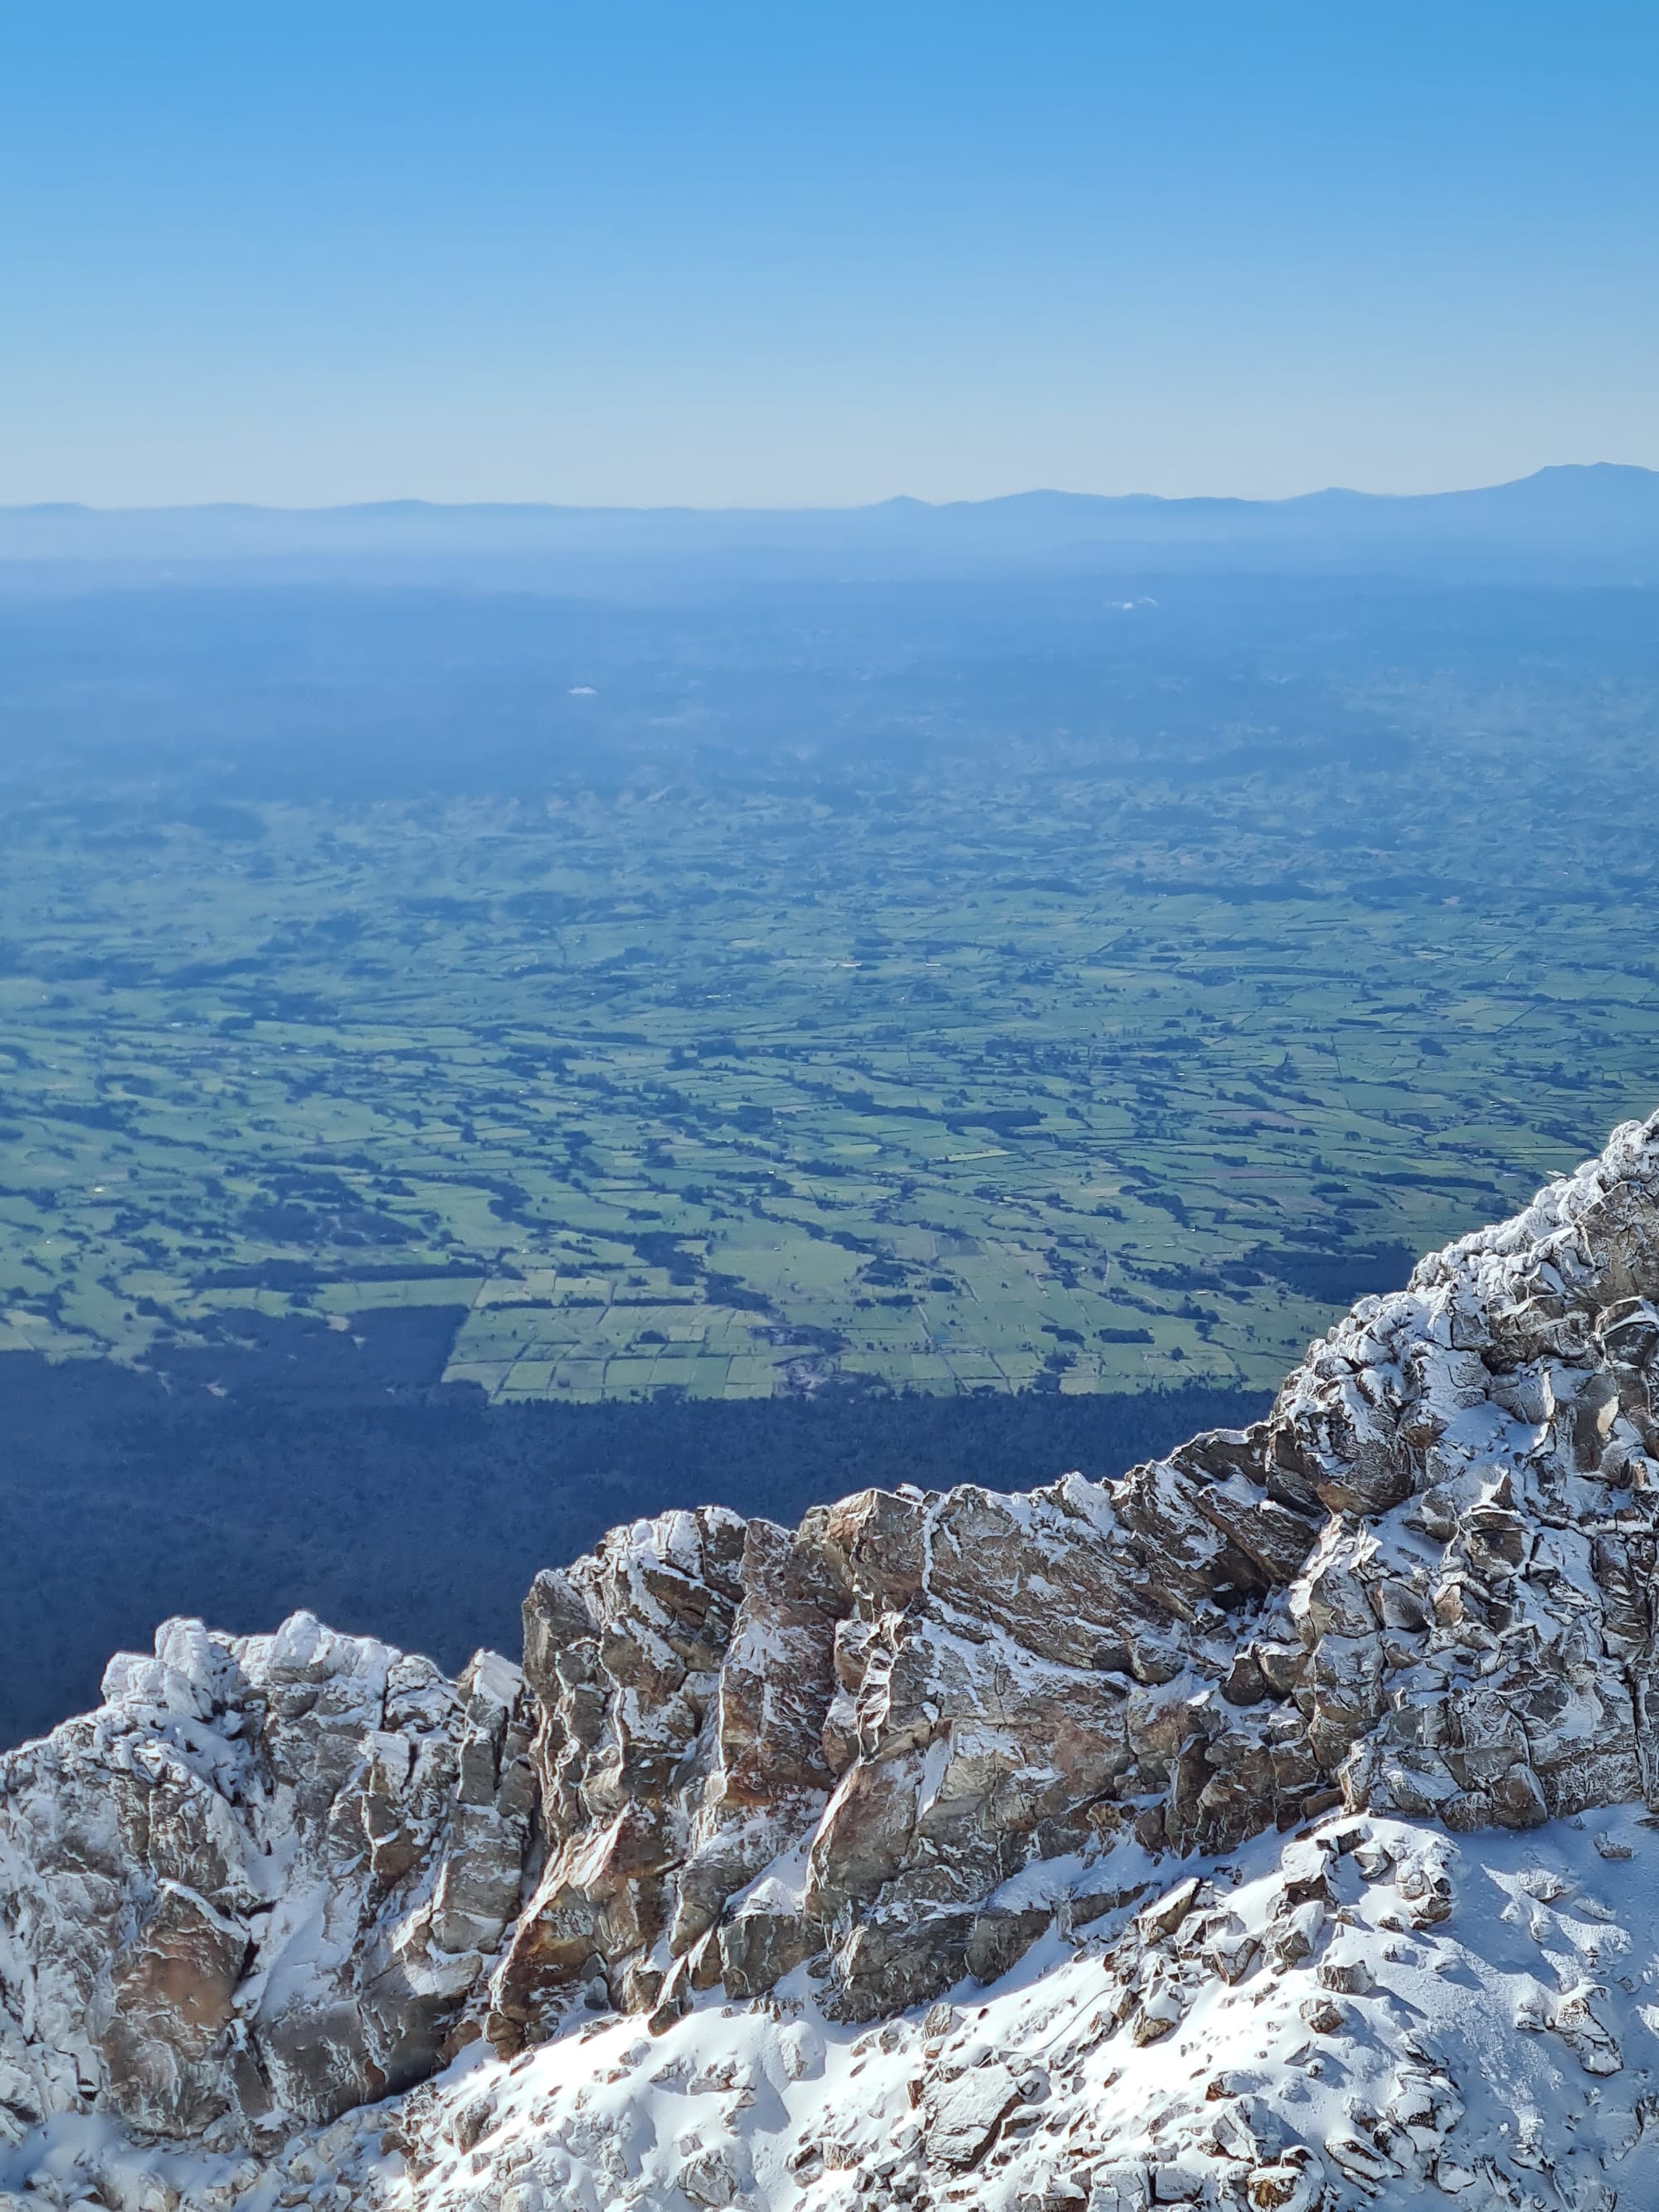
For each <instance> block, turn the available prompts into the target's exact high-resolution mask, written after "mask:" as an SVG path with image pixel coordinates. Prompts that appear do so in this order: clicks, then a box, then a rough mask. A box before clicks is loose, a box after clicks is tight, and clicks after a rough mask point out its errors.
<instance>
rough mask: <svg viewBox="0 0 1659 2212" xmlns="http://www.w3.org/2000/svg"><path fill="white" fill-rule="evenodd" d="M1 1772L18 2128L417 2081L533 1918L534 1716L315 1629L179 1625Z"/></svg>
mask: <svg viewBox="0 0 1659 2212" xmlns="http://www.w3.org/2000/svg"><path fill="white" fill-rule="evenodd" d="M104 1689H105V1698H106V1702H105V1704H104V1705H103V1706H102V1707H101V1708H100V1710H99V1711H97V1712H96V1713H94V1714H93V1715H92V1716H91V1717H90V1718H88V1719H86V1720H82V1721H74V1722H70V1723H68V1724H67V1725H65V1726H64V1727H63V1728H60V1729H57V1730H56V1731H55V1732H54V1733H53V1734H52V1736H50V1737H49V1738H48V1739H47V1740H46V1741H45V1742H43V1743H39V1744H33V1745H27V1746H25V1747H23V1749H22V1750H21V1751H19V1752H16V1753H13V1754H12V1755H11V1756H10V1757H9V1759H7V1760H6V1761H5V1763H4V1767H3V1792H0V1999H3V2003H0V2121H3V2118H4V2116H5V2113H6V2112H7V2111H9V2112H10V2113H11V2114H12V2115H13V2116H14V2118H15V2121H23V2120H27V2119H31V2118H38V2117H39V2116H40V2114H42V2113H43V2112H49V2111H52V2110H57V2109H64V2108H65V2107H69V2108H73V2107H74V2106H76V2105H79V2104H81V2103H82V2102H83V2101H89V2102H91V2103H93V2104H94V2105H98V2106H106V2107H107V2108H110V2109H112V2110H113V2111H114V2112H118V2113H119V2114H120V2115H121V2116H122V2117H123V2118H125V2119H126V2120H128V2121H130V2122H131V2123H132V2124H135V2125H136V2126H138V2127H141V2128H144V2129H149V2130H155V2131H157V2132H160V2133H164V2134H170V2135H191V2134H197V2133H200V2132H201V2131H202V2130H204V2129H205V2128H207V2127H209V2126H210V2125H211V2124H213V2123H215V2122H216V2121H218V2120H220V2119H221V2118H227V2117H228V2118H234V2120H235V2121H236V2122H237V2123H238V2124H240V2125H241V2126H243V2127H244V2128H251V2129H252V2128H258V2126H260V2125H262V2124H276V2122H277V2119H278V2118H279V2116H289V2117H291V2118H292V2119H295V2120H307V2119H310V2120H319V2119H326V2118H331V2117H332V2116H333V2115H334V2114H336V2113H337V2112H342V2111H343V2110H345V2109H346V2108H348V2107H349V2106H355V2105H358V2104H362V2103H363V2102H365V2101H366V2100H371V2099H374V2098H376V2097H379V2096H380V2095H382V2094H384V2093H386V2091H387V2090H388V2089H397V2088H400V2087H404V2086H406V2085H407V2084H408V2083H410V2082H411V2081H417V2080H420V2079H421V2078H422V2077H423V2076H424V2075H427V2074H428V2073H430V2072H431V2070H432V2069H433V2068H434V2066H435V2064H437V2063H438V2062H439V2058H440V2056H441V2052H442V2051H443V2049H444V2045H445V2037H446V2032H447V2030H448V2029H449V2027H451V2026H452V2024H453V2021H455V2019H456V2016H457V2015H458V2013H459V2009H460V2008H461V2006H462V2004H463V2003H464V2001H465V1998H466V1997H467V1996H468V1995H469V1994H470V1992H471V1990H472V1989H473V1987H474V1985H475V1984H477V1982H478V1981H479V1980H480V1978H481V1977H482V1976H483V1973H484V1972H485V1970H486V1963H487V1961H488V1960H489V1958H490V1957H491V1955H492V1954H493V1953H494V1952H495V1950H496V1948H497V1947H498V1946H499V1943H500V1941H501V1933H502V1929H503V1928H504V1927H505V1926H506V1924H507V1922H508V1921H509V1920H511V1919H512V1918H513V1916H514V1915H515V1914H516V1912H517V1911H518V1909H519V1902H520V1874H521V1869H522V1867H523V1864H524V1860H525V1856H526V1850H527V1849H528V1845H529V1838H530V1826H531V1817H530V1816H531V1807H532V1780H531V1774H530V1770H529V1765H528V1760H527V1757H526V1751H527V1745H528V1738H529V1733H530V1719H529V1713H528V1709H527V1708H528V1701H527V1699H526V1695H525V1692H524V1688H523V1682H522V1678H521V1676H520V1674H519V1670H518V1669H517V1668H515V1667H513V1666H511V1665H509V1664H508V1662H507V1661H505V1660H502V1659H500V1658H497V1657H495V1656H492V1655H488V1654H480V1655H479V1657H478V1658H477V1660H476V1661H475V1662H474V1663H473V1665H472V1666H471V1668H469V1669H468V1670H467V1672H466V1674H465V1675H464V1676H463V1677H462V1680H461V1681H460V1683H459V1685H457V1684H454V1683H452V1682H449V1681H447V1680H445V1678H444V1677H443V1676H442V1675H441V1674H440V1673H439V1671H438V1669H437V1668H435V1667H434V1666H433V1665H432V1664H431V1663H430V1662H429V1661H427V1660H424V1659H413V1658H406V1657H404V1656H401V1655H400V1654H399V1653H398V1652H395V1651H392V1650H390V1649H388V1647H387V1646H386V1645H385V1644H377V1643H374V1642H371V1641H368V1640H364V1639H361V1638H352V1637H345V1636H337V1635H335V1634H334V1633H332V1632H331V1631H330V1630H328V1629H325V1628H323V1627H321V1626H319V1624H318V1623H317V1622H316V1621H315V1620H313V1619H312V1618H311V1617H310V1616H309V1615H308V1614H305V1613H300V1614H296V1615H295V1618H294V1619H293V1620H289V1622H287V1623H286V1625H285V1626H283V1628H282V1629H281V1630H280V1631H279V1632H277V1634H276V1635H275V1636H265V1637H248V1638H242V1639H240V1640H233V1639H231V1638H227V1637H222V1636H212V1635H210V1634H208V1633H207V1632H206V1631H205V1630H204V1629H203V1627H202V1626H201V1625H200V1623H199V1622H195V1621H173V1622H170V1623H168V1624H167V1626H166V1628H164V1629H163V1631H162V1632H161V1635H160V1636H159V1637H158V1638H157V1642H156V1652H155V1657H154V1658H153V1659H139V1658H132V1657H124V1658H119V1659H117V1660H116V1661H114V1662H112V1665H111V1667H110V1668H109V1671H108V1673H107V1674H106V1679H105V1684H104Z"/></svg>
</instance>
